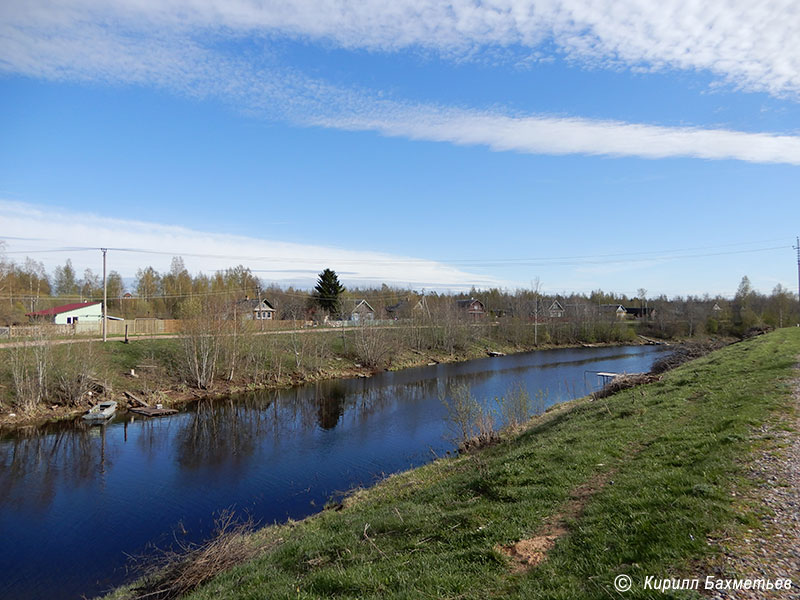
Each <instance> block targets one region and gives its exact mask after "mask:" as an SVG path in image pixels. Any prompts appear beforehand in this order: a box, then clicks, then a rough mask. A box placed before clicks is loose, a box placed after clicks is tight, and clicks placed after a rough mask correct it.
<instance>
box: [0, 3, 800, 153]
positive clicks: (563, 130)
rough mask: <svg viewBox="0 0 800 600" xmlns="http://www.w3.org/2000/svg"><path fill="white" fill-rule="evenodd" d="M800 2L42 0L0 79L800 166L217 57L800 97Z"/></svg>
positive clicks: (720, 147) (22, 11)
mask: <svg viewBox="0 0 800 600" xmlns="http://www.w3.org/2000/svg"><path fill="white" fill-rule="evenodd" d="M798 7H800V4H798V3H796V2H791V3H790V2H771V3H763V2H756V3H753V2H732V1H730V2H725V1H722V0H713V1H712V0H709V1H704V2H699V1H697V2H683V3H680V4H676V3H669V2H666V3H665V2H661V3H655V2H649V1H638V2H637V1H634V0H623V1H615V2H608V3H597V2H593V1H589V0H585V1H584V0H564V1H562V2H539V3H536V4H535V5H532V4H530V3H525V2H515V1H513V0H492V1H487V2H481V3H476V2H473V1H472V0H460V1H456V2H451V3H449V4H445V3H441V2H438V0H397V1H395V2H383V1H378V0H364V1H362V2H344V1H343V0H342V1H340V0H327V1H322V2H320V1H316V2H311V1H310V0H295V1H293V2H272V1H270V0H265V1H260V2H254V1H249V0H227V1H223V0H158V1H156V0H152V1H149V0H119V1H117V2H114V3H113V4H111V3H106V2H94V1H90V0H73V2H71V3H69V4H66V5H65V4H58V3H50V2H48V1H47V0H29V1H27V2H22V3H13V2H7V3H3V4H0V70H5V71H7V72H14V73H23V74H26V75H32V76H36V77H44V78H48V79H78V80H102V81H110V82H116V83H124V84H143V85H156V86H159V87H163V88H167V89H169V90H172V91H175V92H178V93H181V94H187V95H190V96H210V97H215V98H219V99H221V100H223V101H225V102H227V103H229V104H231V105H233V106H235V107H236V108H238V109H239V110H243V111H246V112H251V113H256V114H259V115H261V116H265V117H267V118H272V119H275V118H277V119H288V120H290V121H292V122H295V123H299V124H304V125H312V126H323V127H331V128H337V129H344V130H363V131H377V132H380V133H382V134H384V135H389V136H400V137H406V138H411V139H420V140H430V141H441V142H448V143H455V144H462V145H484V146H488V147H489V148H491V149H493V150H497V151H516V152H525V153H534V154H540V153H541V154H572V153H580V154H591V155H607V156H636V157H645V158H665V157H695V158H705V159H736V160H743V161H750V162H757V163H788V164H794V165H797V164H800V138H799V137H797V136H793V135H778V134H772V133H749V132H740V131H731V130H723V129H703V128H692V127H666V126H659V125H652V124H637V123H625V122H620V121H611V120H591V119H582V118H563V117H551V116H548V115H510V114H504V113H503V112H502V111H499V110H494V111H482V110H476V109H473V110H470V109H455V108H449V107H441V106H436V105H432V104H414V103H412V102H404V101H391V100H386V99H384V98H381V97H380V95H379V94H377V93H374V92H371V91H368V90H357V89H343V88H340V87H336V86H333V85H330V84H328V83H326V82H324V81H320V80H316V79H311V78H309V77H306V76H304V75H303V74H302V73H297V72H295V71H292V70H291V69H289V68H286V67H282V66H280V65H278V64H277V59H274V57H272V56H270V55H268V54H264V53H261V54H257V53H255V52H251V53H248V54H246V55H242V54H240V55H233V54H231V53H230V52H229V51H227V50H225V49H223V48H224V46H225V43H233V44H235V43H236V42H237V41H240V40H241V39H242V38H243V36H250V37H248V38H247V39H248V40H251V41H252V40H256V41H257V42H258V44H259V45H261V46H263V47H266V48H268V47H269V43H268V42H269V37H270V36H278V35H280V36H296V37H298V36H299V37H302V38H305V39H320V38H324V39H326V40H331V41H333V42H335V43H338V44H340V45H342V46H344V47H348V48H351V47H364V48H369V49H377V50H382V51H396V50H399V49H402V48H407V47H410V46H417V47H419V46H422V47H428V48H432V49H435V50H437V51H441V52H443V53H460V54H461V55H466V53H468V52H470V51H473V50H475V49H476V48H479V47H482V46H486V45H495V46H497V45H500V46H503V45H511V44H517V45H522V46H525V47H527V48H529V49H531V51H534V50H535V48H536V46H537V45H538V44H539V43H540V42H541V41H542V40H544V39H547V38H548V37H550V36H552V37H553V39H554V40H555V42H556V43H557V44H558V45H559V46H560V47H561V48H562V49H563V51H564V52H566V53H567V54H568V55H569V56H571V57H574V58H576V59H579V60H583V61H586V60H589V61H599V62H600V63H601V64H610V63H614V64H623V65H629V66H636V67H644V68H652V69H658V68H681V69H710V70H711V71H713V72H715V73H718V74H720V75H721V76H723V77H724V78H725V79H726V80H729V81H732V82H734V83H735V84H737V85H741V86H744V87H749V88H753V89H764V90H767V91H769V92H772V93H775V94H789V93H795V92H798V91H800V36H799V35H796V32H797V31H800V8H798Z"/></svg>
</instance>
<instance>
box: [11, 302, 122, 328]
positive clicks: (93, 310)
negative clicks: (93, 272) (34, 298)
mask: <svg viewBox="0 0 800 600" xmlns="http://www.w3.org/2000/svg"><path fill="white" fill-rule="evenodd" d="M25 316H26V317H30V318H31V319H32V320H36V321H48V322H50V323H55V324H56V325H73V324H76V323H78V322H81V323H84V322H86V323H96V322H98V321H102V320H103V303H102V302H73V303H72V304H64V305H63V306H56V307H54V308H48V309H46V310H38V311H36V312H32V313H27V314H26V315H25ZM109 318H111V317H109Z"/></svg>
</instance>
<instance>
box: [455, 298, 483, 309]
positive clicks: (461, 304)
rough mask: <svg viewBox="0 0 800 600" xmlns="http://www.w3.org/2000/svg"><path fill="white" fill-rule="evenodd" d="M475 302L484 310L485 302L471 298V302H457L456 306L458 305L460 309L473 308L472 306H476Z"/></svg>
mask: <svg viewBox="0 0 800 600" xmlns="http://www.w3.org/2000/svg"><path fill="white" fill-rule="evenodd" d="M475 302H477V303H478V304H480V305H481V308H483V302H481V301H480V300H476V299H475V298H470V299H469V300H456V304H458V306H459V307H460V308H467V307H469V306H472V304H474V303H475Z"/></svg>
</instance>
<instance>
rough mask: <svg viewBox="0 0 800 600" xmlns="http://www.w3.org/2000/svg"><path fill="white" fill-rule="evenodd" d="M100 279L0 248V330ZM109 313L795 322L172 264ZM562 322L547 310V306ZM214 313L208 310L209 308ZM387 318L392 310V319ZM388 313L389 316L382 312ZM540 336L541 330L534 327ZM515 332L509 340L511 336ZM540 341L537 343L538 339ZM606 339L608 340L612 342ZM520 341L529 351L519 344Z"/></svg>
mask: <svg viewBox="0 0 800 600" xmlns="http://www.w3.org/2000/svg"><path fill="white" fill-rule="evenodd" d="M102 283H103V282H102V276H101V275H100V274H97V273H95V272H94V271H93V270H92V269H85V270H84V272H83V274H82V275H79V274H78V273H77V272H76V270H75V268H74V267H73V264H72V261H71V260H69V259H67V260H66V261H65V263H64V264H63V265H60V266H57V267H56V268H55V269H54V270H53V272H52V273H51V274H48V273H47V272H46V270H45V268H44V265H43V264H42V263H41V262H39V261H36V260H33V259H31V258H26V259H25V260H24V261H23V262H21V263H17V262H14V261H11V260H9V259H7V258H6V256H5V255H4V254H3V253H2V246H0V324H2V325H13V324H17V325H19V324H24V323H27V322H28V318H27V317H26V316H25V315H26V313H29V312H35V311H37V310H42V309H47V308H51V307H54V306H58V305H60V304H67V303H70V302H81V301H98V300H102V298H103V285H102ZM107 293H108V300H109V301H108V310H109V313H110V314H112V315H114V316H120V317H123V318H137V317H157V318H172V319H180V318H184V317H186V316H187V315H191V314H193V313H195V312H196V311H197V305H198V303H207V302H208V301H209V299H216V300H219V301H221V302H223V303H224V302H229V301H230V300H231V299H243V298H249V299H266V300H267V301H268V302H269V303H270V304H271V305H272V306H273V307H274V308H275V309H276V315H275V317H276V318H277V319H293V320H321V319H323V318H324V317H330V318H342V317H346V308H347V307H348V306H350V307H352V305H353V303H354V302H355V301H357V300H362V299H363V300H366V301H367V303H368V304H369V305H370V306H371V307H372V308H373V309H374V311H375V318H376V319H401V320H404V321H407V320H410V319H416V320H417V321H421V320H424V319H426V318H427V319H435V320H436V321H438V322H443V321H446V320H447V317H448V315H449V313H453V314H457V311H456V310H455V309H454V303H455V301H456V300H459V299H465V298H476V299H478V300H480V301H481V302H482V303H483V305H484V306H485V308H486V312H487V317H488V318H491V319H494V320H495V321H496V322H497V323H498V326H499V327H500V328H501V329H504V330H506V331H507V333H508V335H509V336H510V337H525V338H527V337H528V336H529V332H528V331H527V329H528V328H526V327H520V326H521V325H522V324H533V325H534V327H533V333H532V334H531V335H533V338H534V339H533V343H535V344H538V343H540V342H545V343H546V342H548V341H552V342H555V343H558V342H564V341H567V342H568V341H573V340H579V339H589V340H591V339H594V338H600V339H602V338H607V337H609V336H610V335H611V334H610V333H609V332H610V331H611V330H613V329H614V328H613V327H611V328H609V326H610V325H613V324H614V323H615V320H616V315H615V314H614V311H613V308H614V307H615V306H619V305H621V306H623V307H626V308H634V309H639V310H640V311H642V310H643V309H644V311H646V312H642V313H640V314H639V315H638V316H639V317H640V318H639V319H637V320H639V321H641V322H642V323H641V326H640V327H639V333H642V334H645V335H646V334H650V335H654V336H658V337H665V338H667V337H669V338H672V337H681V336H689V337H691V336H695V335H703V334H709V335H725V334H730V335H741V334H743V333H745V332H746V331H747V330H748V329H751V328H753V327H762V326H768V327H783V326H787V325H794V324H796V323H798V322H799V321H800V314H798V302H797V296H796V294H794V293H792V292H791V291H789V290H788V289H786V288H785V287H783V286H781V285H780V284H778V285H777V286H775V288H774V289H773V290H772V292H771V293H770V294H764V293H761V292H759V291H756V290H754V289H753V288H752V286H751V284H750V281H749V279H748V278H747V277H746V276H745V277H743V278H742V280H741V282H740V284H739V287H738V289H737V292H736V294H735V296H734V297H733V298H725V297H722V296H710V295H708V294H706V295H704V296H694V295H688V296H673V297H667V296H665V295H658V296H652V297H648V296H647V294H646V290H642V289H640V290H638V292H637V293H636V294H634V295H631V296H628V295H626V294H619V293H614V292H604V291H602V290H596V291H593V292H591V293H589V294H576V293H568V294H559V295H553V294H543V293H541V292H540V291H539V289H538V286H535V287H534V288H533V289H520V290H514V291H511V290H506V289H498V288H492V289H488V290H478V289H474V288H473V289H472V290H470V291H469V292H468V293H439V292H419V291H417V290H413V289H407V288H402V287H395V286H388V285H386V284H383V285H381V286H380V287H370V288H358V287H354V288H350V289H345V287H344V286H342V285H341V283H340V282H339V281H338V277H337V275H336V273H335V272H334V271H332V270H331V269H326V270H324V271H323V272H322V273H320V277H319V280H318V281H317V285H316V287H315V288H314V289H312V290H306V289H300V288H296V287H293V286H289V287H281V286H279V285H277V284H274V283H273V284H267V285H265V284H264V283H263V282H262V281H261V280H260V279H259V278H258V277H256V276H255V275H254V274H253V273H252V271H251V270H250V269H249V268H248V267H245V266H243V265H238V266H235V267H231V268H227V269H223V270H219V271H216V272H214V273H213V274H211V275H206V274H204V273H197V274H192V273H190V272H189V271H188V269H187V268H186V266H185V264H184V261H183V259H182V258H181V257H179V256H176V257H174V258H173V259H172V262H171V265H170V268H169V270H167V271H165V272H159V271H158V270H157V269H155V268H154V267H152V266H147V267H144V268H140V269H139V270H138V271H137V272H136V276H135V278H134V281H133V283H132V285H131V286H130V288H128V287H127V286H126V285H125V282H124V280H123V278H122V276H121V275H120V274H119V273H118V272H117V271H114V270H112V271H110V272H109V273H108V276H107ZM554 302H558V305H559V306H560V307H561V308H562V309H563V314H562V315H561V316H557V317H555V316H553V315H554V314H557V312H554V311H553V310H551V308H552V307H553V303H554ZM215 303H216V302H215ZM392 308H395V310H393V311H392V310H391V309H392ZM387 309H389V310H387ZM540 326H541V327H540ZM515 330H519V331H517V333H516V334H515V333H514V331H515ZM540 335H541V336H542V338H541V339H539V336H540ZM611 337H613V336H611ZM520 341H527V339H526V340H520Z"/></svg>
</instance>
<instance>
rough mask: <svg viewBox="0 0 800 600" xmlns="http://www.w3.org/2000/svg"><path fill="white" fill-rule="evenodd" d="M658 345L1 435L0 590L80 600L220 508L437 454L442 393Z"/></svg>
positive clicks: (646, 361) (589, 366) (556, 390)
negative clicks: (157, 416)
mask: <svg viewBox="0 0 800 600" xmlns="http://www.w3.org/2000/svg"><path fill="white" fill-rule="evenodd" d="M658 351H659V348H655V347H648V346H638V347H626V348H583V349H565V350H552V351H542V352H533V353H527V354H520V355H514V356H507V357H500V358H487V359H480V360H474V361H470V362H467V363H460V364H453V365H437V366H433V367H423V368H418V369H409V370H406V371H402V372H398V373H383V374H380V375H378V376H376V377H372V378H370V379H348V380H338V381H331V382H325V383H320V384H315V385H306V386H301V387H297V388H294V389H291V390H285V391H280V392H269V393H266V392H262V393H258V394H253V395H250V396H246V397H241V398H237V399H233V400H230V401H224V402H216V403H201V404H198V405H197V406H195V407H192V409H191V410H189V411H187V412H184V413H181V414H178V415H175V416H174V417H167V418H162V419H149V420H148V419H144V418H141V417H138V416H136V417H135V418H132V415H125V416H118V417H117V418H115V419H114V420H113V421H112V422H111V423H109V424H107V425H106V426H103V427H97V426H95V427H87V426H84V425H83V424H81V423H70V424H60V425H57V426H52V427H49V428H46V429H43V430H39V431H36V432H29V433H27V434H25V433H20V434H15V435H13V436H6V437H3V438H2V439H0V598H8V599H28V598H47V599H50V600H57V599H59V598H79V597H81V596H82V595H85V596H87V597H92V596H94V595H97V594H100V593H102V592H103V591H106V590H108V589H109V588H111V587H113V586H115V585H119V584H120V583H122V582H124V581H126V580H128V579H130V578H131V577H132V576H133V575H132V574H130V573H127V572H126V564H128V555H130V554H133V555H137V554H142V553H145V552H146V551H147V548H148V544H156V545H157V546H160V547H162V548H163V547H168V546H170V545H171V544H172V543H173V542H174V541H175V539H179V540H181V541H200V540H202V539H203V538H204V537H206V536H208V535H209V534H210V532H211V531H212V529H213V521H214V516H215V515H217V514H218V513H219V511H221V510H223V509H227V508H235V509H236V510H237V511H242V512H247V513H249V514H250V515H251V516H252V517H253V518H255V519H256V520H257V521H258V522H260V523H262V524H266V523H271V522H275V521H284V520H286V519H287V518H288V517H291V518H293V519H299V518H302V517H305V516H307V515H309V514H311V513H314V512H316V511H318V510H319V509H320V508H321V507H322V506H323V504H324V503H325V502H326V500H327V499H329V498H330V497H331V496H332V495H335V494H337V493H341V492H344V491H346V490H348V489H351V488H353V487H354V486H357V485H369V484H371V483H374V482H375V481H376V480H378V479H380V478H381V477H383V476H384V475H386V474H389V473H393V472H396V471H400V470H404V469H407V468H409V467H413V466H417V465H420V464H423V463H425V462H428V461H430V460H432V459H433V458H434V457H435V456H436V455H439V456H442V455H444V454H445V453H446V452H447V451H448V450H452V449H453V444H452V443H451V442H449V441H448V440H447V439H446V438H447V425H446V423H445V413H446V411H445V408H444V407H443V405H442V403H441V401H440V400H439V395H440V393H441V392H442V391H443V390H445V389H447V387H448V386H449V385H452V384H453V383H455V382H462V381H463V382H468V383H470V384H471V386H472V390H473V394H474V395H475V396H476V397H477V398H493V397H495V396H500V395H503V394H504V393H505V392H506V390H507V389H508V388H509V386H510V385H511V384H512V383H514V382H516V381H521V382H523V383H524V384H525V385H526V386H527V388H528V390H529V392H530V393H531V395H532V396H534V395H535V393H536V391H537V390H544V391H545V393H546V396H545V405H546V406H547V405H551V404H554V403H557V402H561V401H563V400H567V399H570V398H575V397H578V396H582V395H584V394H586V393H587V392H588V391H590V390H591V389H596V387H597V383H598V377H597V376H596V375H595V374H594V373H592V372H590V371H614V372H638V371H647V370H648V369H649V368H650V366H651V364H652V362H653V361H654V360H655V359H656V358H657V356H658Z"/></svg>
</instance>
